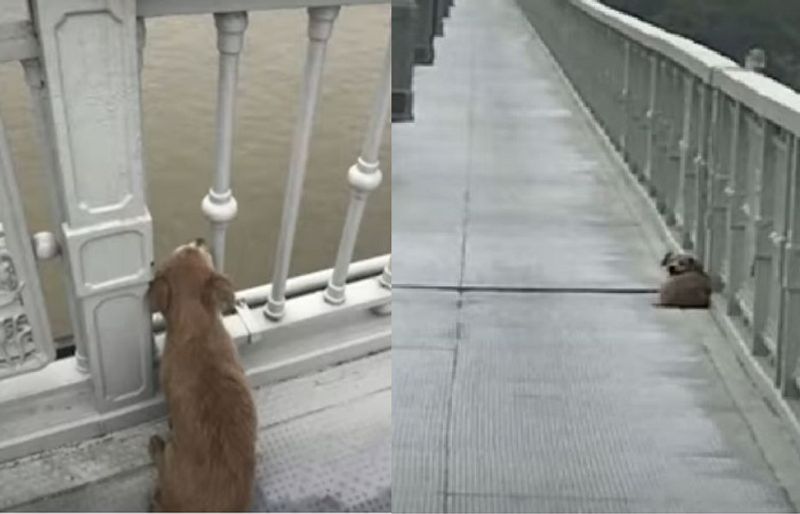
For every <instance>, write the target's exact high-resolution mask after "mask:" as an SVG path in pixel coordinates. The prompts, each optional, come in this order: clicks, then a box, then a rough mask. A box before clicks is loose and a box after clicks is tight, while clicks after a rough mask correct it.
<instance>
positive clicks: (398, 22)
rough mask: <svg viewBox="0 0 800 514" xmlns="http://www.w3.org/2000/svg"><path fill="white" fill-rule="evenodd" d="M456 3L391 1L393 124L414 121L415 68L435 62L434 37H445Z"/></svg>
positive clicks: (428, 0)
mask: <svg viewBox="0 0 800 514" xmlns="http://www.w3.org/2000/svg"><path fill="white" fill-rule="evenodd" d="M453 5H454V1H453V0H392V49H393V50H392V52H393V54H394V55H393V58H392V121H394V122H402V121H411V120H413V119H414V102H413V100H414V93H413V87H412V84H413V81H414V64H421V65H430V64H433V61H434V46H433V42H434V36H443V35H444V18H446V17H447V16H449V15H450V8H451V7H453Z"/></svg>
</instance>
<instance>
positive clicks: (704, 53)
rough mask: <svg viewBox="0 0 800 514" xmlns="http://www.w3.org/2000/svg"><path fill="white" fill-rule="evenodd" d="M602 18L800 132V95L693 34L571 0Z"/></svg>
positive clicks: (595, 3)
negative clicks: (678, 32) (705, 43)
mask: <svg viewBox="0 0 800 514" xmlns="http://www.w3.org/2000/svg"><path fill="white" fill-rule="evenodd" d="M568 1H569V3H570V4H571V5H573V6H575V7H577V8H578V9H580V10H581V11H583V12H584V13H586V14H587V15H589V16H590V17H592V18H593V19H595V20H597V21H599V22H600V23H602V24H604V25H606V26H608V27H610V28H613V29H614V30H616V31H618V32H620V33H622V34H623V35H625V36H626V37H628V38H630V39H632V40H634V41H636V42H637V43H639V44H641V45H643V46H645V47H647V48H649V49H650V50H652V51H654V52H658V53H660V54H662V55H663V56H665V57H667V58H669V59H670V60H672V61H673V62H675V63H677V64H679V65H681V66H682V67H683V68H685V69H686V70H688V71H690V72H691V73H692V74H693V75H695V76H696V77H697V78H698V79H700V80H702V81H703V82H705V83H706V84H708V85H710V86H712V87H715V88H718V89H720V90H722V91H723V92H724V93H725V94H726V95H728V96H729V97H731V99H733V100H736V101H737V102H740V103H742V104H744V105H746V106H747V107H748V108H750V109H751V110H752V111H753V112H754V113H755V114H757V115H759V116H762V117H764V118H767V119H769V120H770V121H772V122H773V123H775V124H777V125H780V126H781V127H783V128H785V129H786V130H789V131H790V132H792V133H794V134H797V135H800V94H798V93H797V92H796V91H794V90H793V89H791V88H790V87H788V86H786V85H785V84H782V83H780V82H778V81H777V80H774V79H772V78H770V77H767V76H765V75H763V74H761V73H758V72H754V71H751V70H747V69H745V68H743V67H741V66H740V65H739V64H738V63H736V62H735V61H733V60H732V59H729V58H728V57H725V56H723V55H721V54H720V53H718V52H716V51H714V50H712V49H710V48H708V47H705V46H703V45H701V44H699V43H697V42H695V41H692V40H691V39H688V38H686V37H683V36H680V35H677V34H673V33H671V32H668V31H666V30H664V29H662V28H660V27H657V26H655V25H653V24H651V23H648V22H645V21H642V20H640V19H638V18H636V17H634V16H631V15H629V14H625V13H623V12H620V11H617V10H615V9H613V8H611V7H608V6H606V5H604V4H602V3H601V2H599V1H598V0H568Z"/></svg>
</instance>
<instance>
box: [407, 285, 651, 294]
mask: <svg viewBox="0 0 800 514" xmlns="http://www.w3.org/2000/svg"><path fill="white" fill-rule="evenodd" d="M392 288H394V289H409V290H423V291H444V292H453V293H533V294H542V293H552V294H652V293H657V292H658V288H657V287H540V286H531V287H517V286H458V285H427V284H396V283H395V284H392Z"/></svg>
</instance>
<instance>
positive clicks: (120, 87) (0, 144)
mask: <svg viewBox="0 0 800 514" xmlns="http://www.w3.org/2000/svg"><path fill="white" fill-rule="evenodd" d="M384 1H385V0H344V1H338V2H333V1H329V0H302V1H298V0H154V1H151V0H32V2H31V4H30V5H31V6H32V8H33V11H34V12H33V13H32V21H30V22H27V21H23V22H16V23H12V24H0V62H7V61H19V62H20V63H21V64H22V66H23V67H24V70H25V76H26V79H27V82H28V85H29V88H30V91H31V95H32V98H33V102H32V105H33V115H34V118H35V121H36V126H37V132H38V137H39V139H40V147H41V149H42V156H43V159H42V162H43V167H44V169H45V174H46V177H47V182H48V183H49V184H50V186H51V187H50V192H51V195H50V196H51V203H52V210H53V218H54V220H55V226H56V227H59V230H57V232H56V233H55V234H51V233H40V234H35V235H31V234H29V233H28V231H27V228H26V225H25V218H24V214H23V211H22V206H21V202H20V198H19V194H20V193H19V189H18V188H17V185H16V182H15V175H14V170H13V166H12V162H11V157H10V156H11V152H10V149H9V147H8V143H7V141H6V139H5V137H4V132H3V125H2V120H0V460H3V458H9V457H13V456H16V455H20V454H24V453H26V452H29V451H33V450H36V449H40V448H43V447H45V446H47V445H51V444H56V443H58V442H62V441H64V440H68V439H76V438H80V437H86V436H88V435H93V434H96V433H99V432H102V431H106V430H109V429H112V428H117V427H120V426H125V425H127V424H130V423H133V422H136V421H140V420H142V419H146V418H147V417H150V416H153V415H155V414H157V413H158V412H159V408H160V407H159V405H160V399H159V397H158V396H157V384H156V380H155V367H156V365H157V362H158V355H159V348H160V347H161V344H162V339H163V336H162V335H161V334H160V333H159V332H160V331H161V330H162V329H163V321H162V320H161V317H160V316H158V315H156V316H151V314H150V312H149V309H148V306H147V304H146V302H145V293H146V290H147V287H148V283H149V280H150V279H151V275H152V266H153V264H154V263H153V233H152V231H153V229H152V222H151V219H150V214H149V210H148V208H147V195H146V184H145V179H144V172H143V159H142V154H143V148H142V137H141V101H140V75H141V69H142V64H143V60H144V59H145V53H146V52H145V45H146V32H147V31H146V18H147V17H151V16H167V15H179V14H207V15H212V14H213V16H214V22H215V26H216V30H217V37H218V39H217V48H218V50H219V75H218V76H219V80H218V93H217V116H216V164H215V167H214V176H213V180H212V183H211V185H210V188H209V191H208V194H207V195H206V196H205V198H203V199H202V206H201V208H202V212H203V213H204V215H205V216H206V217H207V219H208V220H209V224H210V232H211V241H212V249H213V256H214V261H215V265H216V266H217V268H218V269H220V270H222V269H224V266H225V253H226V231H227V228H228V226H229V225H230V223H233V222H235V221H234V220H235V217H236V212H237V204H236V199H235V196H234V192H233V191H232V190H231V176H232V174H233V169H234V166H233V162H232V149H233V145H234V144H235V143H234V142H235V134H234V126H235V120H236V108H235V106H236V99H237V85H238V74H239V73H238V71H239V60H240V55H241V51H242V48H243V45H244V40H245V38H246V31H247V18H248V11H254V10H267V9H278V8H307V9H308V53H307V58H306V64H305V73H304V79H303V82H302V86H301V90H300V94H299V107H298V108H299V116H298V122H297V124H296V126H295V132H294V139H293V141H292V153H291V162H290V167H289V170H288V179H287V185H286V191H285V196H284V206H283V216H282V219H281V226H280V237H279V241H278V245H277V248H276V250H275V252H276V253H275V255H276V257H275V268H274V270H273V276H272V282H271V283H270V284H267V285H264V286H259V287H256V288H253V289H249V290H246V291H240V292H239V293H237V300H238V302H237V305H236V309H235V312H231V313H228V315H227V316H226V317H225V324H226V327H227V328H228V329H229V331H230V332H231V334H232V336H233V337H234V340H235V341H236V342H237V343H239V344H242V345H244V347H243V348H242V349H241V353H242V358H243V360H244V361H245V365H246V367H247V368H248V370H249V373H250V376H251V378H252V379H253V380H254V381H255V382H258V381H263V380H267V379H275V378H281V377H284V376H287V375H290V374H291V373H296V372H298V371H301V370H302V369H305V368H306V367H314V366H320V365H324V364H325V363H332V362H335V361H337V360H342V359H345V358H351V357H353V356H357V355H358V354H360V353H364V352H367V351H375V350H376V349H380V348H385V347H386V346H387V345H388V344H389V340H390V339H389V334H390V333H389V332H388V331H389V330H390V328H389V327H390V326H389V321H388V319H387V318H386V317H385V316H382V314H386V313H387V312H388V304H389V302H390V294H391V293H390V288H391V273H390V272H389V257H388V256H383V257H379V258H374V259H368V260H366V261H362V262H358V263H352V262H351V261H352V255H353V248H354V245H355V242H356V238H357V236H358V231H359V225H360V221H361V218H362V215H363V210H364V205H365V202H366V198H367V195H368V193H369V192H370V191H372V190H373V189H375V188H376V187H377V186H378V185H379V184H380V182H381V172H380V170H379V163H378V149H379V145H380V142H381V141H382V137H383V130H384V127H385V125H386V120H387V116H388V109H389V100H388V99H389V97H390V87H391V86H390V66H389V62H390V61H389V59H390V52H389V51H388V50H387V54H386V61H385V63H384V65H383V76H382V78H381V80H380V83H379V86H378V90H377V91H376V93H375V98H376V100H375V102H374V103H373V107H372V111H371V112H368V113H364V115H365V118H366V119H368V120H369V123H368V127H367V131H366V133H365V135H364V145H363V148H362V153H361V156H360V157H359V158H358V159H357V162H356V164H355V165H354V166H353V167H352V168H351V169H350V171H349V172H348V174H347V178H348V180H349V181H350V185H351V187H352V189H353V193H352V197H351V200H350V206H349V210H348V214H347V219H346V221H345V224H344V227H343V230H342V237H341V241H340V245H339V250H338V253H337V255H336V256H335V258H334V256H331V257H332V259H331V260H332V264H333V268H332V269H330V270H328V271H323V272H319V273H316V274H311V275H306V276H301V277H293V278H290V277H289V269H290V264H291V256H292V248H293V240H294V236H295V232H296V226H297V219H298V216H299V206H300V200H301V195H302V192H303V182H304V176H305V172H306V165H307V160H308V156H309V152H310V151H311V147H312V129H313V124H314V117H315V112H316V110H317V103H318V97H319V91H320V86H321V81H322V75H323V73H322V72H323V68H324V64H325V49H326V45H327V42H328V40H329V38H330V37H331V35H332V34H333V32H334V27H335V22H336V19H337V15H338V13H339V11H340V9H341V7H342V6H351V5H352V6H357V5H366V4H378V3H384ZM387 36H388V35H387ZM355 157H356V156H354V159H355ZM190 236H193V235H188V234H187V238H188V237H190ZM36 258H38V259H55V258H57V259H60V260H61V261H62V263H63V265H64V275H65V277H66V281H67V288H66V289H67V294H68V298H67V300H68V301H67V304H68V305H69V308H70V313H71V321H72V328H73V332H74V340H75V343H76V356H75V358H74V359H65V360H63V361H58V362H53V360H54V353H55V352H54V346H53V341H52V335H51V332H50V327H49V324H48V321H47V318H46V313H45V309H44V298H43V293H42V289H41V287H40V285H39V278H38V270H37V267H36ZM265 271H266V270H265ZM337 331H338V332H337ZM333 333H337V334H340V337H339V338H338V339H337V338H336V337H333V336H332V334H333ZM154 334H155V338H154ZM267 335H270V336H271V337H269V338H267V337H265V336H267ZM154 339H155V343H156V344H155V345H154V344H153V342H154ZM267 339H268V340H267ZM326 340H327V341H326ZM254 343H258V344H254ZM315 345H316V346H315ZM303 352H305V353H303ZM308 355H312V356H313V358H305V357H304V356H308ZM65 395H66V399H65ZM55 398H59V399H60V400H59V403H58V405H59V407H58V408H63V406H62V404H64V403H65V402H66V403H67V404H69V402H75V405H76V406H77V407H76V416H74V417H73V418H74V419H73V418H70V416H69V415H66V414H64V413H63V412H62V413H61V414H60V417H59V416H55V418H57V419H59V422H60V423H61V424H60V425H59V424H56V425H52V426H47V421H46V419H43V418H42V416H41V413H40V411H41V409H40V408H39V407H37V406H36V405H37V402H39V403H48V402H55V400H54V399H55ZM87 398H88V400H87ZM34 399H35V401H34ZM19 405H25V406H27V405H31V406H32V408H31V409H29V410H25V409H23V410H22V411H21V412H18V411H14V412H15V416H18V419H13V420H12V417H11V416H5V410H7V409H12V410H13V409H15V408H17V407H15V406H19ZM9 412H10V411H9ZM77 413H80V417H77ZM25 416H31V420H32V421H31V424H32V425H33V423H40V424H41V423H44V424H45V425H46V426H30V427H28V430H27V432H25V431H20V430H21V429H20V427H22V426H23V425H24V417H25ZM45 418H46V416H45ZM64 419H66V421H64ZM34 420H35V421H34ZM4 421H8V422H9V423H11V425H13V427H16V428H8V427H6V426H5V425H3V422H4Z"/></svg>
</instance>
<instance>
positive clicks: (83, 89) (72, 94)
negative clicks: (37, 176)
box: [30, 0, 155, 411]
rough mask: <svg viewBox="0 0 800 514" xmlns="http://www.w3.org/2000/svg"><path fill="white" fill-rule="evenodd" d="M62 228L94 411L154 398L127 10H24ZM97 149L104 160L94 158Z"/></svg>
mask: <svg viewBox="0 0 800 514" xmlns="http://www.w3.org/2000/svg"><path fill="white" fill-rule="evenodd" d="M30 5H31V6H32V8H33V19H34V23H35V24H36V32H37V36H38V39H39V45H40V47H41V55H42V59H43V63H44V72H45V73H44V74H45V82H46V84H47V89H46V96H47V109H48V113H47V119H49V120H51V121H52V143H53V151H54V158H55V162H56V166H55V167H54V169H55V170H56V174H57V176H58V180H57V181H56V183H57V184H58V186H59V187H58V195H59V202H60V204H61V205H62V206H63V209H64V210H63V214H64V217H63V223H62V224H61V227H60V229H61V233H60V234H59V239H60V240H61V241H62V242H63V247H62V252H63V254H64V257H65V259H66V261H67V262H68V263H69V266H70V270H71V273H70V278H71V281H72V284H71V290H72V292H71V294H72V295H74V297H75V299H76V315H77V317H78V329H79V331H78V332H77V333H76V334H75V338H76V340H77V341H83V343H84V344H85V345H86V349H87V355H88V357H89V368H90V370H91V376H92V383H93V389H94V393H95V400H96V405H97V408H98V409H99V410H100V411H108V410H111V409H117V408H121V407H124V406H127V405H130V404H133V403H136V402H139V401H142V400H144V399H147V398H150V397H152V396H153V394H154V391H155V387H154V386H155V380H154V373H153V369H154V367H153V340H152V334H151V327H150V321H151V318H150V309H149V307H148V305H147V302H146V300H145V296H146V293H147V288H148V282H149V281H150V278H151V267H152V265H153V248H152V245H153V233H152V221H151V218H150V213H149V212H148V210H147V205H146V199H145V196H146V195H145V184H144V170H143V163H142V136H141V119H140V91H139V59H138V43H137V22H136V0H31V4H30ZM98 148H102V149H103V151H102V152H98Z"/></svg>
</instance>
